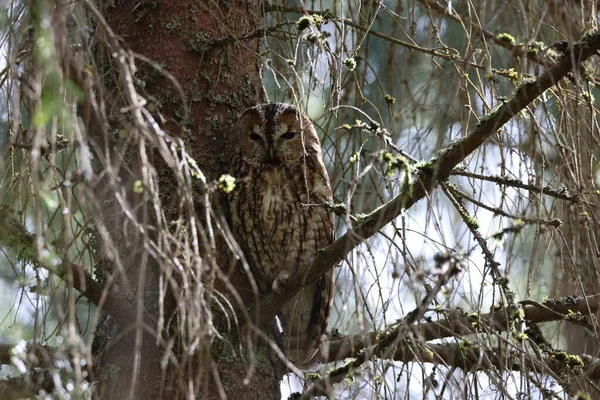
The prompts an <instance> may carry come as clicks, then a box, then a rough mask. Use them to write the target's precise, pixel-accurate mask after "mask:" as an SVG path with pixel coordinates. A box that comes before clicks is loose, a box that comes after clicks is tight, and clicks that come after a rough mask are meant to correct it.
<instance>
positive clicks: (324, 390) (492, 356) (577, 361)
mask: <svg viewBox="0 0 600 400" xmlns="http://www.w3.org/2000/svg"><path fill="white" fill-rule="evenodd" d="M565 355H566V354H565ZM389 358H391V359H393V360H395V361H400V362H404V363H408V362H421V363H432V364H435V365H444V366H446V367H450V368H459V369H462V370H463V371H465V372H474V371H486V372H488V373H492V372H495V373H502V372H504V371H519V372H522V371H530V373H532V371H535V372H536V373H538V374H545V375H551V376H552V377H553V378H554V379H555V380H556V381H558V382H559V383H560V384H561V385H562V386H563V387H564V386H566V385H578V384H579V383H578V382H580V381H581V380H596V379H599V378H600V360H599V359H597V358H593V357H590V356H586V355H566V358H565V359H560V358H559V357H552V356H548V355H543V354H541V353H540V352H532V353H527V352H523V351H518V350H514V349H507V348H506V347H504V348H502V347H501V348H490V347H488V346H485V345H477V344H474V343H468V342H461V343H436V344H420V343H418V342H412V343H411V342H410V341H409V340H402V341H401V342H400V343H399V344H398V347H397V348H396V351H395V352H394V353H393V354H391V355H390V357H389ZM581 363H582V365H581ZM330 389H331V383H330V382H328V381H327V380H325V381H323V382H321V384H320V385H319V386H311V387H310V388H309V389H308V390H307V391H306V392H305V393H303V394H302V398H312V396H317V395H327V394H328V391H329V390H330Z"/></svg>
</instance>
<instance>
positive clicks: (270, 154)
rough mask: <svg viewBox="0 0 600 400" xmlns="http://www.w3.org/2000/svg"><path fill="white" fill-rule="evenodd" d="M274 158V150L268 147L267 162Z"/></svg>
mask: <svg viewBox="0 0 600 400" xmlns="http://www.w3.org/2000/svg"><path fill="white" fill-rule="evenodd" d="M274 158H275V148H274V147H273V145H271V146H269V160H273V159H274Z"/></svg>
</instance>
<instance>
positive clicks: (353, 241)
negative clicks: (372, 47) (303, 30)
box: [251, 32, 600, 321]
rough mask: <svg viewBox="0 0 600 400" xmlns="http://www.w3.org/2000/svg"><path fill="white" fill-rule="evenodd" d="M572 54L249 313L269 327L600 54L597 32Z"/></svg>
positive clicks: (442, 152) (437, 157)
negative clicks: (302, 294)
mask: <svg viewBox="0 0 600 400" xmlns="http://www.w3.org/2000/svg"><path fill="white" fill-rule="evenodd" d="M570 50H571V51H570V52H567V54H566V55H565V56H564V57H563V58H562V59H561V60H560V61H559V62H557V63H556V64H554V65H553V66H552V67H551V68H549V69H548V70H547V71H546V72H545V73H544V74H543V75H542V76H540V77H539V78H538V79H537V80H535V81H532V82H527V83H525V84H524V85H522V86H521V87H519V89H517V92H516V93H515V95H514V96H513V98H512V99H511V100H510V101H508V102H506V103H503V104H502V105H501V106H500V107H499V108H498V109H497V110H496V111H494V112H493V113H491V114H488V115H487V116H485V117H484V118H482V119H481V121H480V122H479V125H478V126H477V127H476V128H475V129H474V130H473V131H472V132H471V134H469V135H468V136H467V137H465V138H464V139H461V140H457V141H454V142H453V143H451V144H450V145H448V146H447V147H445V148H444V149H441V150H440V151H438V152H437V154H436V155H435V156H434V157H433V158H432V159H431V160H430V161H429V162H427V163H426V164H424V165H422V166H421V168H420V169H418V172H417V174H416V179H415V180H414V183H413V184H412V185H409V187H408V188H406V189H404V190H402V191H401V192H400V194H399V195H398V196H396V197H395V198H394V199H392V200H391V201H390V202H388V203H387V204H385V205H384V206H382V207H380V208H378V209H377V210H375V211H374V212H372V213H371V214H370V216H369V217H368V218H367V219H365V220H364V221H363V222H361V223H359V224H358V225H356V226H355V227H354V228H352V229H350V230H349V231H348V232H347V233H346V234H345V235H343V236H342V237H340V238H339V239H337V240H336V241H335V242H333V244H331V245H330V246H328V247H327V248H326V249H324V250H323V251H321V252H320V253H319V254H318V255H317V257H316V258H315V259H314V261H313V262H312V264H311V265H308V266H305V267H303V268H300V269H299V270H298V272H297V273H296V274H295V275H294V276H292V277H291V278H290V279H289V280H288V282H287V287H286V290H285V293H274V292H272V293H270V294H268V295H267V296H265V297H264V298H263V299H262V300H261V301H260V302H259V304H256V305H253V306H252V307H251V311H254V312H257V311H259V312H260V318H261V320H263V321H268V320H269V319H270V318H272V317H273V316H274V315H275V313H276V312H277V310H279V308H280V307H281V306H282V305H283V304H285V303H286V302H287V301H289V300H290V299H292V298H293V297H294V296H295V295H296V294H297V293H298V292H299V291H300V289H301V288H302V287H303V286H305V285H308V284H310V283H312V282H315V281H317V280H318V279H319V278H320V277H321V276H323V275H324V274H325V273H326V272H328V271H330V270H331V269H332V268H333V267H334V266H335V265H337V264H338V263H339V262H340V261H342V260H343V259H344V258H345V257H346V255H347V254H348V253H350V252H351V251H352V250H353V249H354V248H356V247H357V246H358V245H359V244H361V243H363V242H364V241H365V240H367V239H368V238H370V237H371V236H373V235H374V234H375V233H377V232H378V231H379V230H380V229H381V228H383V227H384V226H385V225H387V224H388V223H389V222H391V221H393V220H394V219H395V218H396V217H397V216H398V215H400V213H401V212H402V210H406V209H409V208H410V207H412V206H413V205H414V204H415V203H416V202H418V201H419V200H421V199H422V198H423V197H424V196H425V194H426V191H427V190H431V189H433V188H434V187H435V185H436V184H437V182H438V181H441V180H444V179H446V178H448V176H449V175H450V172H451V171H452V169H453V168H454V167H456V166H457V165H458V164H459V163H461V162H462V161H464V160H465V158H467V157H468V156H469V155H470V154H471V153H473V152H474V151H475V150H477V148H479V146H481V145H482V144H483V143H484V142H485V141H486V140H488V139H489V138H490V137H491V136H492V135H493V134H494V133H496V132H497V131H498V129H500V128H501V127H502V126H503V125H504V124H505V123H507V122H508V121H509V120H510V119H511V118H512V117H513V116H515V115H517V114H518V113H519V112H520V111H521V110H523V109H524V108H525V107H527V106H528V105H529V104H531V103H532V102H533V101H534V100H535V99H536V98H538V97H539V96H540V95H541V94H542V93H543V92H544V91H546V90H547V89H549V88H551V87H552V86H554V85H556V84H557V83H558V81H560V80H561V79H562V78H564V77H565V76H566V75H567V74H568V73H569V72H571V71H572V70H573V69H574V68H576V67H577V66H578V65H579V64H581V63H582V62H583V61H585V60H587V59H588V58H590V57H591V56H592V55H594V54H595V53H596V52H597V51H598V50H600V33H599V32H595V33H593V34H590V35H588V36H585V37H584V38H583V39H582V40H581V41H580V42H578V43H576V44H574V45H573V48H572V49H570Z"/></svg>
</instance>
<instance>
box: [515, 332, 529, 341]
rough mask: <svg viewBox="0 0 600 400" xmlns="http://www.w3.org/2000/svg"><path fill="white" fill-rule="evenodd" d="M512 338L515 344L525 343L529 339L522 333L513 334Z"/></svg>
mask: <svg viewBox="0 0 600 400" xmlns="http://www.w3.org/2000/svg"><path fill="white" fill-rule="evenodd" d="M513 338H514V339H515V340H516V341H517V342H525V341H527V340H528V339H529V336H527V334H526V333H524V332H520V333H515V334H514V335H513Z"/></svg>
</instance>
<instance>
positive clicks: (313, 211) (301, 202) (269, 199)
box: [231, 165, 333, 286]
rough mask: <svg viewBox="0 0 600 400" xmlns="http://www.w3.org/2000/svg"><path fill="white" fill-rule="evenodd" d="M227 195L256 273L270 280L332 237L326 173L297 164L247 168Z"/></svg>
mask: <svg viewBox="0 0 600 400" xmlns="http://www.w3.org/2000/svg"><path fill="white" fill-rule="evenodd" d="M248 173H249V174H250V175H251V176H249V177H248V179H247V181H246V182H242V183H241V184H240V185H239V187H237V188H236V189H235V190H234V191H233V193H232V196H238V201H232V202H231V203H232V206H234V204H237V206H235V207H236V208H239V209H236V210H232V216H233V222H234V230H235V231H236V234H237V236H238V239H243V243H245V246H244V247H246V248H247V251H248V254H247V255H248V256H249V257H250V259H251V261H252V263H253V264H254V266H260V271H259V272H260V275H262V277H263V278H264V279H265V280H266V283H267V285H269V286H270V285H271V283H272V282H273V280H275V278H277V276H278V275H279V273H280V272H281V271H282V270H284V269H286V270H290V272H295V270H297V269H298V267H299V266H301V265H303V264H305V263H309V262H311V261H312V259H313V258H314V257H315V255H316V253H317V251H318V250H319V249H321V248H324V247H326V246H327V245H329V244H330V243H331V240H332V238H333V221H332V219H331V218H332V217H331V215H329V213H328V212H327V209H326V208H325V207H324V205H325V203H326V202H330V201H331V199H332V196H331V190H330V189H329V182H328V178H327V175H322V174H306V173H305V171H303V169H301V168H290V167H288V166H283V165H280V166H277V167H272V166H270V165H269V166H266V167H254V168H251V169H250V170H249V171H248Z"/></svg>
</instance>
